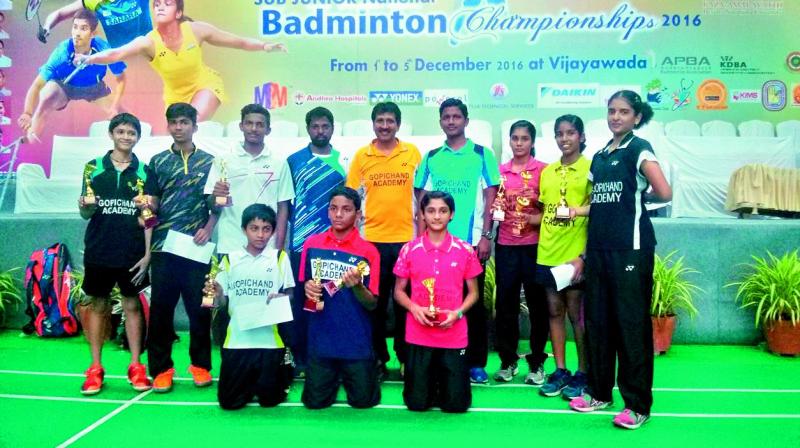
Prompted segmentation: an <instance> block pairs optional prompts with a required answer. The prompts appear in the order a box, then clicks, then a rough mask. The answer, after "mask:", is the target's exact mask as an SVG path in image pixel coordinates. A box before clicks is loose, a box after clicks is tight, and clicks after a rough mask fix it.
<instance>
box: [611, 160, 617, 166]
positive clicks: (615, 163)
mask: <svg viewBox="0 0 800 448" xmlns="http://www.w3.org/2000/svg"><path fill="white" fill-rule="evenodd" d="M617 165H619V160H615V161H613V162H611V166H617Z"/></svg>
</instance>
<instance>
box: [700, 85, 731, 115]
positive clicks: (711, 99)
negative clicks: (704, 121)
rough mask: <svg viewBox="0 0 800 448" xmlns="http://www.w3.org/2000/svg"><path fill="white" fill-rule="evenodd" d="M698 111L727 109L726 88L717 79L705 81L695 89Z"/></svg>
mask: <svg viewBox="0 0 800 448" xmlns="http://www.w3.org/2000/svg"><path fill="white" fill-rule="evenodd" d="M697 101H698V103H697V108H698V109H699V110H723V109H727V108H728V88H727V87H725V84H724V83H723V82H722V81H720V80H719V79H706V80H705V81H703V82H702V83H701V84H700V87H698V88H697Z"/></svg>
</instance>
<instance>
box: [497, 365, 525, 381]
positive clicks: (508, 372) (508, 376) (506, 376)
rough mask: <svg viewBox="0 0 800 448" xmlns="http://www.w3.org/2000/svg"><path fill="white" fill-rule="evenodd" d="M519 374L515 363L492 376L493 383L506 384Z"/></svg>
mask: <svg viewBox="0 0 800 448" xmlns="http://www.w3.org/2000/svg"><path fill="white" fill-rule="evenodd" d="M518 373H519V367H517V363H514V364H511V365H508V366H506V367H503V368H501V369H500V370H498V371H497V372H496V373H495V374H494V377H493V378H494V380H495V381H501V382H503V383H507V382H509V381H511V380H513V379H514V376H516V374H518Z"/></svg>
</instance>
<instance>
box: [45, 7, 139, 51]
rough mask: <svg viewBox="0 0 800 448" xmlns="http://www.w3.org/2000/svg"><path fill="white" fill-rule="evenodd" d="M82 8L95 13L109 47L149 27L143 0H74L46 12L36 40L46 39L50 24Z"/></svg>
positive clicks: (116, 45) (59, 21) (135, 36)
mask: <svg viewBox="0 0 800 448" xmlns="http://www.w3.org/2000/svg"><path fill="white" fill-rule="evenodd" d="M84 8H86V9H88V10H90V11H93V12H94V13H95V14H97V19H98V20H99V21H100V23H102V24H103V31H104V32H105V34H106V39H107V40H108V43H109V45H111V47H112V48H117V47H121V46H123V45H125V44H127V43H128V42H130V41H132V40H133V39H135V38H137V37H139V36H144V35H145V34H147V33H149V32H150V31H151V30H152V29H153V23H152V21H151V20H150V5H149V4H148V2H147V0H75V1H73V2H71V3H69V4H68V5H66V6H62V7H61V8H59V9H57V10H55V11H53V12H51V13H50V14H48V16H47V18H46V19H45V20H44V24H43V25H42V30H41V31H40V34H39V40H41V41H42V42H46V40H47V36H48V35H50V32H51V31H52V30H53V28H55V27H56V26H58V24H59V23H61V22H63V21H64V20H66V19H68V18H70V17H72V16H74V15H75V13H77V12H78V11H80V10H81V9H84Z"/></svg>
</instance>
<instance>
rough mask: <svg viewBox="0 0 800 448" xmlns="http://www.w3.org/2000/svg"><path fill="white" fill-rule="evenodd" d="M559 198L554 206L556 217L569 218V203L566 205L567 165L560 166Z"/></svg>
mask: <svg viewBox="0 0 800 448" xmlns="http://www.w3.org/2000/svg"><path fill="white" fill-rule="evenodd" d="M560 171H561V190H560V193H561V199H559V201H558V206H557V207H556V219H561V220H568V219H569V205H567V167H565V166H562V167H561V170H560Z"/></svg>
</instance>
